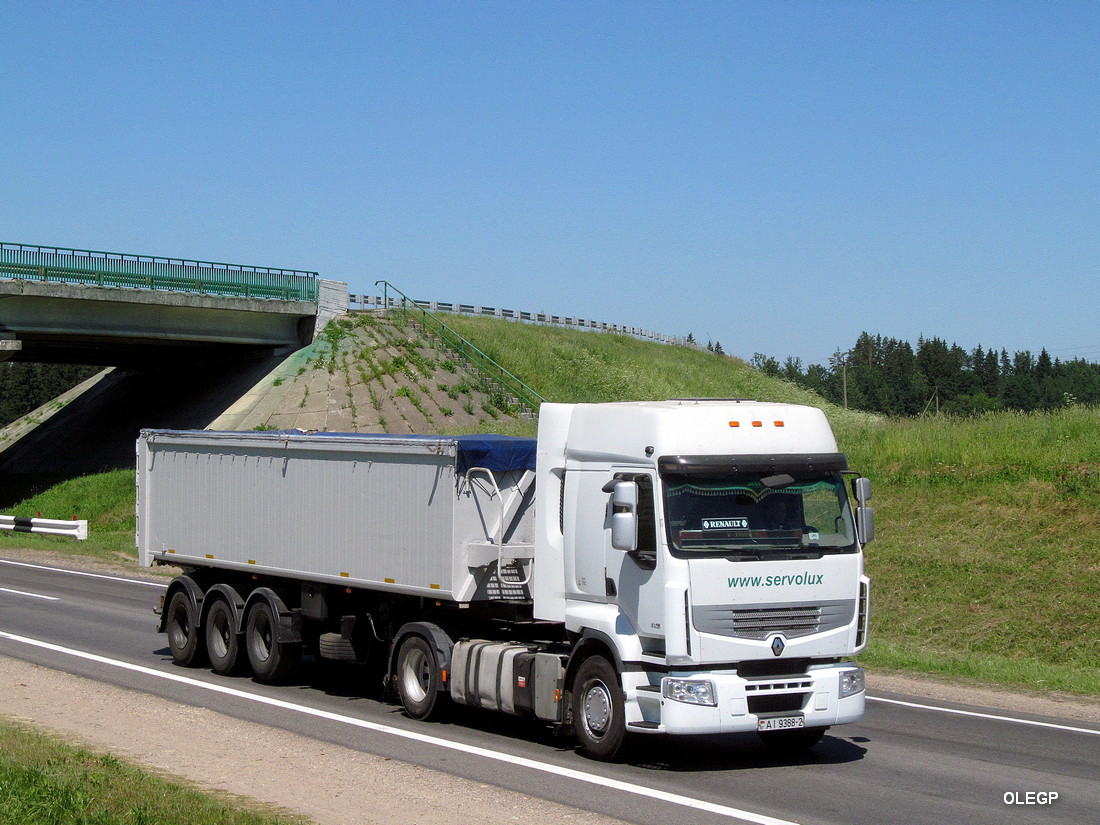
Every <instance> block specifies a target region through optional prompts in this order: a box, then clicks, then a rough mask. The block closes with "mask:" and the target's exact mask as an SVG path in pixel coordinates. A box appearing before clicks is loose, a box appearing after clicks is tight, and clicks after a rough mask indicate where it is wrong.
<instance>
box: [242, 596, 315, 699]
mask: <svg viewBox="0 0 1100 825" xmlns="http://www.w3.org/2000/svg"><path fill="white" fill-rule="evenodd" d="M278 626H279V619H278V617H277V616H276V614H275V611H274V610H273V609H272V607H271V604H270V603H269V602H267V601H265V600H263V599H260V600H258V601H257V602H256V603H255V604H253V605H252V608H251V609H250V610H249V611H248V618H247V619H246V621H245V629H244V640H245V648H246V649H247V651H248V662H249V664H250V665H252V672H253V673H254V674H255V675H256V678H257V679H259V680H260V681H261V682H278V681H281V680H283V679H285V678H286V677H288V676H290V675H291V674H292V673H294V671H296V670H297V669H298V665H299V664H301V662H302V643H301V642H280V641H279V632H278Z"/></svg>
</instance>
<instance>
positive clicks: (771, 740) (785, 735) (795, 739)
mask: <svg viewBox="0 0 1100 825" xmlns="http://www.w3.org/2000/svg"><path fill="white" fill-rule="evenodd" d="M827 730H828V728H827V727H825V728H802V729H801V730H770V731H761V732H760V733H758V734H757V736H759V737H760V740H761V741H762V742H763V743H764V744H765V745H767V746H768V747H769V748H771V749H772V750H774V751H782V752H785V753H795V752H797V751H804V750H808V749H809V748H812V747H813V746H814V745H816V744H817V743H818V742H820V741H821V737H823V736H824V735H825V731H827Z"/></svg>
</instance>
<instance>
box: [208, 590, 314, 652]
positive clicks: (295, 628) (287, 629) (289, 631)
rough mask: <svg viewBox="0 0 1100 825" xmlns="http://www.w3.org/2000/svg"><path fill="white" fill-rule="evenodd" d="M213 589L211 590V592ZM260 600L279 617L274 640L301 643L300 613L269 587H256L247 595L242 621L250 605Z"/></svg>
mask: <svg viewBox="0 0 1100 825" xmlns="http://www.w3.org/2000/svg"><path fill="white" fill-rule="evenodd" d="M213 589H214V588H211V590H213ZM261 600H262V601H266V602H267V603H268V604H269V605H270V606H271V612H272V613H274V614H275V615H276V616H278V617H279V623H278V625H277V627H276V629H275V634H276V639H277V640H278V641H279V642H287V643H293V642H301V641H302V630H301V627H302V617H301V611H299V610H291V609H290V608H289V607H287V606H286V603H285V602H284V601H283V600H282V598H281V597H280V596H279V594H278V593H276V592H275V591H274V590H272V589H271V588H270V587H257V588H256V589H255V590H253V591H252V592H251V593H250V594H249V596H248V601H247V602H246V603H245V606H244V611H243V612H242V613H241V617H242V619H243V618H244V617H245V616H247V615H248V611H249V610H250V609H251V608H252V605H254V604H255V603H256V602H258V601H261Z"/></svg>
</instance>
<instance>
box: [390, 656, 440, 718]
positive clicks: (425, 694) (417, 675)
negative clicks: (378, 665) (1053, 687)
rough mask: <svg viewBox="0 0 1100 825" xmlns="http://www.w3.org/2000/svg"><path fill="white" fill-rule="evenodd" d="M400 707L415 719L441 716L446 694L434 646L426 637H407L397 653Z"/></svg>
mask: <svg viewBox="0 0 1100 825" xmlns="http://www.w3.org/2000/svg"><path fill="white" fill-rule="evenodd" d="M394 681H395V682H396V683H397V696H398V698H399V699H400V700H401V706H402V707H403V708H405V712H406V713H407V714H409V716H411V717H412V718H413V719H420V720H427V719H438V718H439V717H440V716H441V715H442V714H443V710H444V708H445V706H446V700H447V698H448V697H447V696H445V695H444V694H443V692H442V688H443V684H442V679H441V675H440V673H439V662H438V661H437V660H436V655H435V651H434V650H433V649H432V645H431V644H430V643H429V642H428V640H427V639H425V638H424V637H423V636H416V635H410V636H406V637H405V639H404V641H402V642H401V648H400V650H399V651H398V653H397V669H396V671H395V679H394Z"/></svg>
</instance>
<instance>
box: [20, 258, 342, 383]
mask: <svg viewBox="0 0 1100 825" xmlns="http://www.w3.org/2000/svg"><path fill="white" fill-rule="evenodd" d="M335 286H336V288H335V289H333V288H332V287H333V284H332V282H326V281H322V280H321V279H320V278H319V277H318V275H317V273H316V272H304V271H299V270H289V269H273V268H268V267H252V266H241V265H235V264H220V263H212V262H206V261H191V260H185V259H179V258H159V257H153V256H146V255H129V254H123V253H107V252H92V251H88V250H77V249H62V248H57V247H41V246H30V245H27V244H14V243H3V244H0V354H3V355H5V356H6V357H9V358H13V359H18V360H23V361H36V362H46V363H82V364H95V365H101V366H108V365H113V366H142V365H152V364H158V363H165V362H167V361H178V360H190V361H193V360H195V359H204V360H211V359H213V360H221V359H224V358H226V357H241V356H244V357H254V356H256V355H259V354H262V353H264V352H268V353H270V352H272V351H273V350H279V349H284V350H285V349H287V348H297V347H300V346H304V345H305V344H308V343H309V342H310V341H312V340H313V336H314V334H315V330H316V328H317V326H318V316H319V315H320V316H321V318H322V321H325V320H327V317H331V316H332V315H333V314H335V313H336V312H342V311H343V310H344V308H346V306H347V299H346V295H347V291H346V288H345V289H344V291H343V295H342V298H343V305H342V306H340V299H341V295H340V290H339V285H335ZM330 293H332V294H330ZM326 304H328V305H326ZM326 316H327V317H326Z"/></svg>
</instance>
